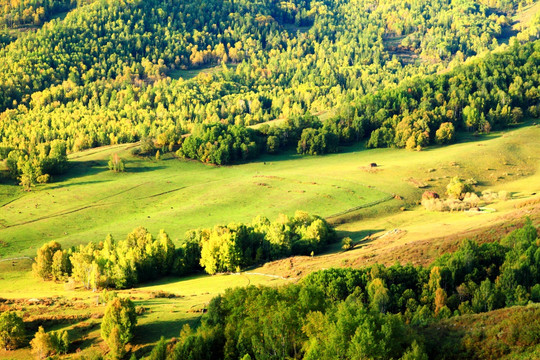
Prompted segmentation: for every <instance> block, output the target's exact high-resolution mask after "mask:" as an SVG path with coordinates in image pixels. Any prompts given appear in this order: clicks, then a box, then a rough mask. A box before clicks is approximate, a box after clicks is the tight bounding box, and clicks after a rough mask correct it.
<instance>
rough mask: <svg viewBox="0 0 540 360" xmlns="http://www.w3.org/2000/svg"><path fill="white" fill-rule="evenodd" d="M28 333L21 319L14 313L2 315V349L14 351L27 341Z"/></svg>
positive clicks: (0, 333)
mask: <svg viewBox="0 0 540 360" xmlns="http://www.w3.org/2000/svg"><path fill="white" fill-rule="evenodd" d="M25 337H26V331H25V328H24V323H23V320H22V319H21V317H19V316H18V315H17V314H16V313H15V312H13V311H4V312H3V313H2V314H0V347H2V348H4V349H6V350H14V349H16V348H18V347H19V346H21V345H22V344H23V342H24V340H25Z"/></svg>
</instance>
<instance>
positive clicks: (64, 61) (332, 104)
mask: <svg viewBox="0 0 540 360" xmlns="http://www.w3.org/2000/svg"><path fill="white" fill-rule="evenodd" d="M527 4H528V3H526V2H520V1H482V2H480V3H478V2H473V1H470V0H463V1H457V2H446V1H435V2H433V1H426V0H411V1H397V0H396V1H386V2H384V3H381V4H378V5H376V4H374V3H373V2H371V1H367V0H363V1H355V2H354V6H350V5H351V3H350V2H349V1H345V0H342V1H306V0H301V1H300V0H297V1H292V2H279V3H278V2H258V3H252V2H249V1H235V2H229V1H213V0H211V1H205V2H204V3H203V4H200V3H199V2H194V1H188V2H182V3H177V2H169V1H158V0H153V1H144V2H142V1H126V2H124V1H109V2H101V1H99V2H91V3H89V4H86V3H84V2H83V3H79V4H78V5H77V4H75V3H64V2H57V1H53V2H46V3H43V4H40V3H39V2H36V4H27V5H28V6H27V7H24V5H22V4H20V6H19V7H17V6H13V5H11V6H4V8H3V9H4V10H3V14H4V19H7V18H9V19H13V18H14V17H15V15H13V14H18V10H16V9H21V8H25V9H29V8H30V7H32V9H34V8H36V7H37V8H40V5H43V7H44V8H47V9H49V10H45V13H46V14H47V13H48V12H49V11H50V12H53V13H54V12H56V11H60V10H58V9H64V7H69V8H71V7H76V8H75V9H74V10H72V11H71V12H69V13H68V14H67V16H66V17H65V18H63V19H56V20H52V21H50V22H49V23H46V24H45V25H43V27H42V28H41V29H39V30H37V31H34V32H30V33H28V34H25V35H24V36H20V37H19V38H17V39H16V40H15V38H14V37H13V36H12V35H11V33H10V32H6V31H3V32H0V42H1V43H3V44H6V45H4V46H3V48H2V49H1V50H0V111H1V113H0V134H1V135H0V159H8V158H9V159H11V161H10V164H11V166H10V174H11V176H12V177H14V178H19V179H20V180H21V183H24V184H27V183H28V179H30V183H34V182H37V179H38V177H40V176H42V175H53V173H54V172H58V171H57V170H61V168H62V167H63V168H65V166H61V167H58V168H55V169H54V171H52V172H51V171H49V169H46V167H44V166H42V165H41V162H40V161H39V160H36V158H37V159H43V158H44V157H49V158H51V159H50V161H52V162H58V163H61V162H62V159H59V158H58V157H56V154H53V155H43V154H44V153H43V152H42V151H39V150H38V148H39V147H40V146H41V144H50V143H51V142H53V141H58V142H61V143H63V144H64V145H62V146H65V148H66V151H67V152H68V153H69V152H73V151H78V150H82V149H86V148H90V147H95V146H101V145H109V144H116V143H125V142H134V141H138V140H146V139H149V140H150V141H151V142H152V143H153V146H154V148H155V149H158V148H159V149H161V151H164V150H166V151H172V150H174V151H176V150H179V149H180V151H179V155H181V156H186V157H190V158H195V159H199V160H201V161H205V162H211V163H216V164H226V163H231V162H234V161H238V160H248V159H250V158H253V157H254V156H256V155H257V154H259V153H261V152H269V153H273V152H276V151H277V150H278V149H281V148H288V147H290V148H295V149H297V150H298V152H300V153H304V154H322V153H327V152H335V151H337V150H338V146H339V145H343V144H348V143H351V142H352V141H359V140H362V139H363V138H365V137H367V138H368V139H369V143H368V145H369V146H373V147H380V146H398V147H408V148H418V147H423V146H426V145H428V144H430V143H432V142H435V141H439V142H441V143H444V142H447V141H448V138H447V137H445V136H442V135H441V136H442V137H441V138H440V139H439V138H437V136H436V132H437V131H438V130H439V128H440V126H441V125H442V124H446V123H451V124H453V126H454V127H455V128H456V130H459V129H469V130H478V131H489V130H490V129H491V128H497V127H502V126H505V125H507V124H508V123H513V122H515V121H519V119H520V117H521V116H523V114H526V115H529V114H531V115H532V116H537V113H538V90H537V88H538V72H537V69H538V56H537V55H536V54H537V53H538V45H537V44H536V45H532V44H529V45H525V46H520V45H519V43H520V42H521V43H526V42H529V41H532V40H534V39H536V38H538V32H537V27H535V26H536V25H534V24H536V23H535V22H534V21H533V22H532V25H530V26H529V27H527V28H524V29H523V31H522V32H520V33H519V34H518V37H517V38H518V39H519V41H518V40H516V39H514V40H512V41H511V44H512V45H511V46H510V47H508V48H507V49H506V50H504V51H503V52H502V53H498V54H493V55H489V56H488V57H487V58H485V59H484V54H485V52H486V51H488V50H493V49H495V48H497V47H498V44H499V41H498V39H499V38H501V36H503V35H502V34H503V30H504V29H507V28H509V26H510V23H511V21H510V16H511V15H513V14H514V13H515V12H516V11H518V10H519V9H520V8H521V7H523V6H525V5H527ZM34 5H35V6H34ZM55 9H56V10H55ZM6 16H7V17H6ZM23 18H24V19H26V17H25V16H22V15H20V14H19V19H21V20H19V21H22V23H23V24H24V23H26V22H27V21H28V20H22V19H23ZM536 22H538V20H536ZM6 26H14V25H13V24H11V25H10V24H7V25H6ZM405 55H406V56H405ZM476 55H481V57H482V59H479V60H477V61H476V62H474V63H472V64H469V65H464V66H463V67H462V68H460V69H456V70H455V71H453V72H451V73H448V74H442V75H433V76H432V77H428V79H424V76H423V75H426V74H434V73H435V72H437V71H439V70H441V69H444V68H445V67H446V66H450V67H453V66H454V65H457V64H459V63H461V62H463V61H464V60H465V59H467V58H468V57H471V56H476ZM411 59H412V60H411ZM219 64H221V65H219ZM213 65H219V66H220V70H219V71H217V72H214V73H212V74H207V75H204V74H201V75H200V76H198V77H196V78H195V79H192V80H188V81H185V80H184V79H182V78H178V77H179V76H180V77H181V76H182V71H183V70H182V69H197V68H201V67H208V66H213ZM510 74H516V78H515V79H514V78H513V77H512V76H511V75H510ZM415 76H417V77H415ZM402 82H404V83H405V84H406V85H403V84H402V85H398V84H400V83H402ZM378 90H380V91H378ZM373 92H376V93H375V95H373ZM464 93H465V94H467V96H463V94H464ZM484 97H487V98H486V100H485V101H484V100H479V99H483V98H484ZM331 109H333V111H336V112H337V116H336V117H335V118H333V119H331V120H329V121H327V123H326V124H319V123H318V122H315V123H314V124H310V125H309V126H305V128H300V129H294V133H295V134H294V136H293V137H292V138H289V137H288V131H286V130H285V131H280V130H269V129H268V128H264V129H263V130H262V131H260V132H259V134H255V135H253V134H250V131H249V130H248V129H245V127H246V126H249V125H251V124H256V123H260V122H265V121H268V120H272V119H277V118H284V119H293V118H298V117H309V116H310V114H316V113H319V112H321V111H328V110H331ZM413 109H414V110H413ZM21 124H24V127H21V126H20V125H21ZM214 124H224V125H226V126H227V128H226V129H223V128H221V129H220V127H219V126H217V125H214ZM207 126H210V127H212V126H216V127H212V129H214V130H212V131H218V132H222V133H224V134H223V135H217V138H218V139H224V140H223V141H224V143H225V144H222V145H220V146H217V147H215V148H214V146H213V144H211V142H210V141H209V140H208V139H209V138H212V137H213V136H214V133H213V134H212V135H209V134H207V132H208V131H209V128H208V127H207ZM231 126H236V127H237V128H232V127H231ZM448 127H449V125H448V124H446V125H444V128H445V129H447V128H448ZM289 128H290V126H289ZM218 129H219V130H218ZM273 132H278V133H280V134H273ZM192 133H193V135H194V136H195V137H194V138H192V139H190V137H189V136H187V135H188V134H192ZM220 136H221V137H220ZM284 137H286V138H287V139H286V140H285V139H284ZM186 139H187V140H186ZM25 163H30V165H29V166H26V165H25ZM14 164H17V165H16V166H15V165H14ZM63 165H65V164H63ZM25 167H26V169H25ZM23 173H26V176H25V178H26V181H24V182H23V181H22V179H21V177H22V176H23ZM49 179H50V177H42V178H41V180H42V181H46V180H49Z"/></svg>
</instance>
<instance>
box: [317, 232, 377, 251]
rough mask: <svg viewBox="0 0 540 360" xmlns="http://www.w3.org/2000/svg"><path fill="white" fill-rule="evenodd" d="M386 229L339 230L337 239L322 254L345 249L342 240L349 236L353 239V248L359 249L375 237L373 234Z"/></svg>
mask: <svg viewBox="0 0 540 360" xmlns="http://www.w3.org/2000/svg"><path fill="white" fill-rule="evenodd" d="M381 231H384V229H366V230H361V231H343V230H342V231H337V239H338V240H337V241H336V242H334V243H332V244H328V246H327V247H326V249H325V250H324V251H323V252H322V253H321V254H320V255H331V254H335V253H339V252H341V251H343V249H342V243H341V240H342V239H343V238H346V237H349V238H351V240H352V241H353V245H354V247H353V249H359V248H361V247H364V246H366V245H367V244H369V243H370V242H372V241H373V240H375V238H374V237H373V236H372V235H373V234H376V233H378V232H381Z"/></svg>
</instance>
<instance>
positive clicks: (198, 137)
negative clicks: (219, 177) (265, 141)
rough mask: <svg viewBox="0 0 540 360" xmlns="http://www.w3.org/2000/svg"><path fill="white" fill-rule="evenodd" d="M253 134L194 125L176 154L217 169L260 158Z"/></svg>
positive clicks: (225, 127)
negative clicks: (217, 167) (219, 166)
mask: <svg viewBox="0 0 540 360" xmlns="http://www.w3.org/2000/svg"><path fill="white" fill-rule="evenodd" d="M256 140H257V139H256V136H255V131H254V130H252V129H248V128H245V127H243V126H238V125H223V124H220V123H217V124H211V125H206V124H203V125H197V126H196V127H195V128H194V129H193V132H192V133H191V135H190V136H188V137H187V138H186V139H185V140H184V142H183V143H182V147H181V148H180V150H178V154H179V155H181V156H184V157H187V158H190V159H197V160H199V161H202V162H205V163H211V164H217V165H226V164H230V163H232V162H236V161H240V160H242V161H246V160H248V159H251V158H254V157H256V156H257V155H258V154H259V148H258V145H257V142H256Z"/></svg>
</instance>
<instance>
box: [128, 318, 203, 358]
mask: <svg viewBox="0 0 540 360" xmlns="http://www.w3.org/2000/svg"><path fill="white" fill-rule="evenodd" d="M199 322H200V317H197V318H195V319H185V320H177V321H170V320H167V321H154V322H152V323H149V324H144V325H137V328H136V330H135V334H134V336H133V340H132V341H131V343H132V344H133V345H134V346H135V347H136V350H135V356H137V358H138V359H140V358H142V357H143V356H147V355H148V354H149V353H150V352H151V351H152V348H153V347H154V344H155V343H156V342H158V341H159V340H160V339H161V337H162V336H163V337H164V338H165V339H166V340H169V339H171V338H174V337H178V336H179V335H180V331H181V330H182V328H183V327H184V325H185V324H189V326H190V327H191V328H192V329H193V328H195V327H197V326H198V324H199Z"/></svg>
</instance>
